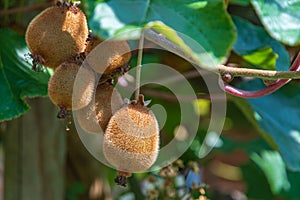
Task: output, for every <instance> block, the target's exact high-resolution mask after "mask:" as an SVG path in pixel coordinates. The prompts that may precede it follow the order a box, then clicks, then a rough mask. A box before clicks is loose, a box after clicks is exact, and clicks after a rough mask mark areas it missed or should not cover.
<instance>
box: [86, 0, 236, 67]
mask: <svg viewBox="0 0 300 200" xmlns="http://www.w3.org/2000/svg"><path fill="white" fill-rule="evenodd" d="M154 21H160V22H162V23H163V24H165V25H166V26H168V27H170V28H172V29H174V30H175V31H177V32H180V33H184V34H185V35H186V37H189V38H192V39H193V40H195V41H196V42H197V43H198V44H200V45H201V46H202V47H203V48H204V50H206V52H208V54H209V55H211V56H212V59H213V62H215V63H214V64H217V63H221V62H223V61H225V59H226V56H227V54H228V52H229V50H230V48H231V46H232V45H233V43H234V41H235V37H236V32H235V28H234V26H233V23H232V21H231V19H230V16H229V15H228V13H227V12H226V10H225V5H224V2H223V1H222V0H211V1H203V0H202V1H196V0H175V1H174V0H166V1H160V0H152V1H146V0H144V1H141V0H111V1H108V2H105V3H101V4H98V6H96V8H95V10H94V13H93V15H92V18H91V19H90V20H89V24H90V27H91V29H92V30H93V31H94V32H95V33H97V34H99V35H100V36H101V37H104V38H108V37H111V36H114V35H115V34H117V33H120V31H119V30H128V29H126V27H129V29H132V28H142V27H144V26H145V25H146V24H148V23H149V22H154ZM224 38H226V39H224ZM185 42H186V41H185ZM186 45H188V46H189V47H190V48H191V49H193V48H192V47H191V46H193V45H191V44H189V43H186ZM197 50H198V51H199V52H197ZM194 52H196V53H197V54H198V56H199V59H200V58H201V53H202V54H203V49H200V50H199V49H196V51H195V50H194ZM202 57H203V56H202Z"/></svg>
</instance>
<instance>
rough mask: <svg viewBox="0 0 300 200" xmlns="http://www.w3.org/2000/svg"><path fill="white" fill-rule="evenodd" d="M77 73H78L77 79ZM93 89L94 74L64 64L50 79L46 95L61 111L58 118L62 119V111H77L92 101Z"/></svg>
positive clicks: (76, 66)
mask: <svg viewBox="0 0 300 200" xmlns="http://www.w3.org/2000/svg"><path fill="white" fill-rule="evenodd" d="M77 73H80V76H78V78H76V75H77ZM75 80H76V82H75ZM94 88H95V74H94V72H93V71H92V70H90V69H88V68H85V67H80V65H79V64H78V63H73V62H65V63H63V64H61V65H60V66H59V67H58V68H57V69H56V70H55V72H54V74H53V76H52V77H51V78H50V80H49V83H48V95H49V97H50V100H51V101H52V102H53V103H54V104H55V105H57V106H58V107H59V108H60V109H61V110H60V112H59V114H58V117H59V118H64V111H68V110H78V109H80V108H83V107H85V106H87V105H88V104H89V103H90V102H91V100H92V97H93V94H94Z"/></svg>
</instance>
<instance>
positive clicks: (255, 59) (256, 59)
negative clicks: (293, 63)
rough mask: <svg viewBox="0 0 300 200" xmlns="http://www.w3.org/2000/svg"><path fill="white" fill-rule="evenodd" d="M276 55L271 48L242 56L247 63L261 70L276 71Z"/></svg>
mask: <svg viewBox="0 0 300 200" xmlns="http://www.w3.org/2000/svg"><path fill="white" fill-rule="evenodd" d="M277 57H278V55H277V54H275V53H273V50H272V48H263V49H258V50H257V51H255V52H253V53H251V54H248V55H244V56H243V58H244V59H245V60H246V61H248V62H249V63H251V64H253V65H256V66H260V68H262V69H272V70H276V68H275V65H276V59H277Z"/></svg>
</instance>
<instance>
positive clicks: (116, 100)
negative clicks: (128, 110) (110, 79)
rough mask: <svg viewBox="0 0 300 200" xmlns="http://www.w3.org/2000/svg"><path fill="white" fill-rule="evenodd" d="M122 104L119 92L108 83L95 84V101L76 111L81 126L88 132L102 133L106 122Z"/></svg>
mask: <svg viewBox="0 0 300 200" xmlns="http://www.w3.org/2000/svg"><path fill="white" fill-rule="evenodd" d="M122 105H123V100H122V98H121V95H120V94H119V92H118V91H117V90H116V89H114V87H113V86H112V85H111V84H110V83H103V84H100V85H98V86H97V89H96V93H95V101H93V100H92V101H91V102H90V103H89V105H88V106H86V107H84V108H82V109H80V110H78V111H77V112H76V116H77V120H78V123H79V125H80V126H81V128H82V129H83V130H84V131H86V132H88V133H104V131H105V130H106V127H107V124H108V122H109V120H110V118H111V116H112V114H113V113H115V112H116V111H117V110H119V109H120V108H121V107H122Z"/></svg>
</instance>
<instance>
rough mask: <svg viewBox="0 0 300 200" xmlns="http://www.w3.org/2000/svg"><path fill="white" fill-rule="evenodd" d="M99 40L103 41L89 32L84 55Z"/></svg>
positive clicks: (99, 41)
mask: <svg viewBox="0 0 300 200" xmlns="http://www.w3.org/2000/svg"><path fill="white" fill-rule="evenodd" d="M101 42H103V40H102V39H101V38H99V37H98V36H96V35H94V34H93V33H91V32H90V34H89V36H88V39H87V40H86V48H85V50H84V53H85V55H88V54H89V53H90V52H91V51H92V50H93V49H94V48H95V47H96V46H98V44H100V43H101Z"/></svg>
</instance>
